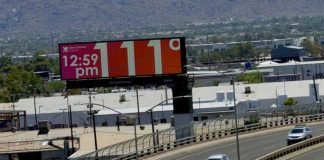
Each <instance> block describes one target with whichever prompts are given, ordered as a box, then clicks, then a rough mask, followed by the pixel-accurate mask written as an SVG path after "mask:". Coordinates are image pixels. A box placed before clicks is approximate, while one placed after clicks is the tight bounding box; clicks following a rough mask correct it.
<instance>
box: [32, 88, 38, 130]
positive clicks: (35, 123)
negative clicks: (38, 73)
mask: <svg viewBox="0 0 324 160" xmlns="http://www.w3.org/2000/svg"><path fill="white" fill-rule="evenodd" d="M33 97H34V110H35V126H37V122H38V121H37V112H36V96H35V85H33Z"/></svg>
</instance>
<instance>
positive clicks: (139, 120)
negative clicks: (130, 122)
mask: <svg viewBox="0 0 324 160" xmlns="http://www.w3.org/2000/svg"><path fill="white" fill-rule="evenodd" d="M135 91H136V99H137V118H138V124H139V125H141V117H140V109H139V101H138V88H137V87H136V89H135Z"/></svg>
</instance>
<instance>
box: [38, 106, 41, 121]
mask: <svg viewBox="0 0 324 160" xmlns="http://www.w3.org/2000/svg"><path fill="white" fill-rule="evenodd" d="M40 108H41V106H40V105H39V106H38V114H39V120H40V121H41V120H42V116H41V111H40Z"/></svg>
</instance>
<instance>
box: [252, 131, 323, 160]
mask: <svg viewBox="0 0 324 160" xmlns="http://www.w3.org/2000/svg"><path fill="white" fill-rule="evenodd" d="M319 143H324V135H321V136H317V137H314V138H311V139H308V140H304V141H302V142H299V143H295V144H293V145H290V146H287V147H284V148H281V149H279V150H276V151H274V152H272V153H269V154H267V155H264V156H262V157H260V158H258V159H257V160H274V159H278V158H282V157H284V156H287V155H289V154H292V153H294V152H297V151H300V150H302V149H305V148H307V147H310V146H314V145H317V144H319Z"/></svg>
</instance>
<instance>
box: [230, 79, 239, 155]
mask: <svg viewBox="0 0 324 160" xmlns="http://www.w3.org/2000/svg"><path fill="white" fill-rule="evenodd" d="M232 81H233V98H234V110H235V132H236V133H235V135H236V150H237V159H238V160H240V142H239V137H238V127H237V126H238V122H237V106H236V100H235V98H236V97H235V77H234V76H233V79H232Z"/></svg>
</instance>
